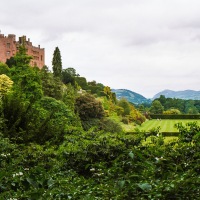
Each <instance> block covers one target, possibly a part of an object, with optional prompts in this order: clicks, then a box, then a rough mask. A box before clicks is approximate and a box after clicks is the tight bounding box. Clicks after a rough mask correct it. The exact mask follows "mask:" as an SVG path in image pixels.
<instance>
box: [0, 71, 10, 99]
mask: <svg viewBox="0 0 200 200" xmlns="http://www.w3.org/2000/svg"><path fill="white" fill-rule="evenodd" d="M12 85H13V81H12V80H11V79H10V78H9V77H8V76H6V75H5V74H2V75H0V98H1V97H3V96H5V95H6V94H7V93H8V92H9V91H10V90H11V87H12Z"/></svg>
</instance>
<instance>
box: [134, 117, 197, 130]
mask: <svg viewBox="0 0 200 200" xmlns="http://www.w3.org/2000/svg"><path fill="white" fill-rule="evenodd" d="M194 121H197V123H198V125H200V120H185V119H183V120H180V119H178V120H174V119H173V120H170V119H162V120H156V119H153V120H148V121H146V122H144V123H143V124H142V125H141V126H137V128H139V130H145V131H148V130H150V129H152V128H156V127H158V126H160V128H161V129H160V132H177V131H178V130H177V129H176V128H175V127H174V125H175V124H177V123H180V122H182V123H183V124H186V123H188V122H194Z"/></svg>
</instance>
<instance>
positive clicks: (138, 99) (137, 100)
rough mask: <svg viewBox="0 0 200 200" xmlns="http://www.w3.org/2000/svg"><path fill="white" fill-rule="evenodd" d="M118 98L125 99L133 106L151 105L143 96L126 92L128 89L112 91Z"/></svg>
mask: <svg viewBox="0 0 200 200" xmlns="http://www.w3.org/2000/svg"><path fill="white" fill-rule="evenodd" d="M112 92H114V93H115V94H116V96H117V99H121V98H125V99H127V100H128V101H129V102H131V103H133V104H142V103H151V100H150V99H147V98H145V97H144V96H142V95H141V94H138V93H136V92H133V91H130V90H126V89H112Z"/></svg>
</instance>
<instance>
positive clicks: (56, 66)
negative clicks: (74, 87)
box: [52, 47, 62, 79]
mask: <svg viewBox="0 0 200 200" xmlns="http://www.w3.org/2000/svg"><path fill="white" fill-rule="evenodd" d="M52 66H53V74H54V76H55V77H58V78H60V79H61V77H62V60H61V54H60V50H59V48H58V47H56V48H55V50H54V53H53V60H52Z"/></svg>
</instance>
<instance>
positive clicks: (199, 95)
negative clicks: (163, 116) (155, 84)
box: [153, 90, 200, 100]
mask: <svg viewBox="0 0 200 200" xmlns="http://www.w3.org/2000/svg"><path fill="white" fill-rule="evenodd" d="M160 95H164V96H165V97H166V98H176V99H187V100H188V99H193V100H200V91H194V90H184V91H173V90H164V91H162V92H159V93H157V94H156V95H155V96H154V97H153V99H156V98H159V97H160Z"/></svg>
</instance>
